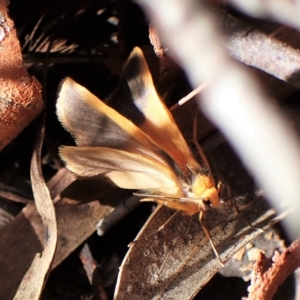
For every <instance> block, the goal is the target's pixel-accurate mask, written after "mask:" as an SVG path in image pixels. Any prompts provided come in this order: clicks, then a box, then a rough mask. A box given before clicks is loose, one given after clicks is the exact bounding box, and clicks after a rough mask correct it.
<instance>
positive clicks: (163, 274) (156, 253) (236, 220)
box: [115, 144, 275, 299]
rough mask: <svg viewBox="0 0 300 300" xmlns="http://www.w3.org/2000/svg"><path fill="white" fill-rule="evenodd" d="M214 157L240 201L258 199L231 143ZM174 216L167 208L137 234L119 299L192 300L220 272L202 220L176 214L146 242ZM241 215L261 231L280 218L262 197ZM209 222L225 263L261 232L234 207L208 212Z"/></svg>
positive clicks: (120, 281) (121, 279)
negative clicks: (201, 223)
mask: <svg viewBox="0 0 300 300" xmlns="http://www.w3.org/2000/svg"><path fill="white" fill-rule="evenodd" d="M209 159H210V161H213V162H214V164H217V165H218V168H219V170H220V172H221V174H222V176H221V178H223V179H225V182H227V183H229V185H230V187H231V188H232V192H233V194H234V197H235V198H239V197H240V198H247V197H248V198H249V195H251V194H252V195H253V192H254V191H253V186H252V187H251V180H250V179H249V177H247V175H246V174H245V171H242V169H241V166H240V165H239V163H238V161H237V160H236V158H235V157H234V155H233V154H232V152H231V151H230V150H229V149H228V146H227V145H225V144H223V145H220V146H219V147H216V148H215V149H214V150H213V151H212V153H210V156H209ZM247 186H248V188H247ZM249 188H250V189H249ZM247 194H248V195H247ZM172 213H173V211H172V210H170V209H168V208H165V207H162V208H158V209H157V211H156V212H155V213H154V214H153V215H152V216H151V218H150V219H149V220H148V222H147V223H146V224H145V225H144V227H143V229H142V230H141V233H140V234H139V236H138V239H141V240H140V241H138V242H136V243H134V244H133V246H132V247H131V248H130V250H129V252H128V253H127V255H126V257H125V259H124V261H123V263H122V266H121V268H120V274H119V279H118V284H117V289H116V294H115V299H192V298H193V297H194V296H195V295H196V293H197V292H198V291H199V290H200V289H201V288H202V287H203V286H204V285H205V284H206V283H207V282H208V281H209V280H210V279H211V277H212V276H213V275H214V274H215V273H216V272H217V271H218V270H219V269H220V268H221V266H220V264H219V262H218V260H217V259H216V257H215V255H214V253H213V251H212V248H211V246H210V244H209V241H208V240H207V238H206V237H205V234H204V233H203V230H202V228H201V225H200V223H199V221H198V216H194V217H188V216H184V215H182V214H177V215H176V216H175V217H174V218H173V219H172V221H171V222H170V223H168V224H167V225H166V228H165V229H164V230H162V231H160V232H158V233H157V234H154V235H153V236H151V237H150V238H149V239H144V240H143V238H145V237H147V236H149V235H150V234H152V233H153V232H155V231H156V230H157V229H158V228H159V227H160V226H161V225H163V224H164V222H166V220H167V219H168V218H169V217H170V216H171V215H172ZM242 214H243V215H244V216H245V218H246V219H247V220H248V221H249V222H251V223H252V224H254V225H255V226H257V227H259V228H267V227H268V226H270V224H272V222H273V221H272V220H273V218H274V216H275V212H274V210H272V209H269V208H268V206H267V205H266V203H265V202H264V200H263V199H261V198H257V199H255V201H253V203H252V205H251V206H249V207H247V209H246V212H245V213H242ZM205 223H206V224H207V225H208V227H209V228H210V230H211V234H212V237H213V240H214V242H215V244H216V247H217V250H218V251H219V253H220V254H221V258H222V260H223V261H224V262H226V261H227V260H228V259H229V258H230V257H231V256H232V255H233V254H235V253H236V252H237V251H238V250H239V249H240V248H241V247H243V246H244V245H245V244H246V243H247V242H249V241H250V240H252V239H253V238H254V237H256V236H257V235H258V234H259V231H254V230H253V229H249V227H248V226H247V225H246V224H245V223H244V222H243V221H242V219H241V218H240V217H239V216H238V215H236V212H235V211H234V209H233V206H232V205H230V204H229V203H226V204H223V206H222V207H221V208H220V209H218V210H211V211H209V212H208V214H207V215H206V218H205Z"/></svg>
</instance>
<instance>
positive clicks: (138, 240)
mask: <svg viewBox="0 0 300 300" xmlns="http://www.w3.org/2000/svg"><path fill="white" fill-rule="evenodd" d="M177 213H179V210H177V211H175V213H174V214H172V215H171V217H170V218H169V219H168V220H167V221H166V222H165V223H164V224H162V225H161V226H160V227H159V228H158V229H157V230H155V231H154V232H152V233H151V234H149V235H147V236H146V237H144V238H141V239H137V240H134V241H132V242H131V243H130V244H129V245H128V247H131V246H133V245H134V244H135V243H136V242H140V241H143V240H148V239H149V238H150V237H151V236H153V235H154V234H157V233H158V232H159V231H162V230H164V229H165V227H166V225H167V224H168V223H169V222H170V221H171V220H172V219H173V218H174V216H176V214H177Z"/></svg>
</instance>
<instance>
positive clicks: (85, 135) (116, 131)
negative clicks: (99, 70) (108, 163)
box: [56, 78, 165, 161]
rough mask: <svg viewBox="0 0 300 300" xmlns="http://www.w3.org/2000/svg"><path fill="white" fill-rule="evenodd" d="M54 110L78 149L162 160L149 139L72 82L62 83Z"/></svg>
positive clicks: (129, 122)
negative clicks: (109, 150)
mask: <svg viewBox="0 0 300 300" xmlns="http://www.w3.org/2000/svg"><path fill="white" fill-rule="evenodd" d="M56 108H57V116H58V119H59V120H60V122H61V123H62V124H63V126H64V128H65V129H66V130H68V131H69V132H70V133H71V134H72V135H73V137H74V138H75V140H76V144H77V145H78V146H83V147H84V146H101V147H110V148H114V149H120V150H127V151H130V152H133V153H140V154H145V155H148V156H152V157H155V158H156V159H157V160H159V161H164V160H165V158H164V157H163V156H164V154H163V152H162V151H161V150H160V149H159V148H158V147H157V146H156V145H155V144H154V143H153V141H152V140H151V138H150V137H149V136H148V135H146V134H145V133H143V132H142V131H141V130H140V129H139V128H138V127H137V126H136V125H134V124H133V123H132V122H131V121H130V120H128V119H126V118H125V117H124V116H122V115H121V114H119V113H118V112H117V111H116V110H114V109H112V108H111V107H109V106H108V105H106V104H105V103H104V102H103V101H101V100H100V99H99V98H97V97H96V96H95V95H93V94H92V93H91V92H90V91H88V90H87V89H86V88H84V87H83V86H81V85H80V84H78V83H77V82H75V81H74V80H72V79H71V78H66V79H64V80H63V82H62V84H61V88H60V91H59V97H58V99H57V104H56Z"/></svg>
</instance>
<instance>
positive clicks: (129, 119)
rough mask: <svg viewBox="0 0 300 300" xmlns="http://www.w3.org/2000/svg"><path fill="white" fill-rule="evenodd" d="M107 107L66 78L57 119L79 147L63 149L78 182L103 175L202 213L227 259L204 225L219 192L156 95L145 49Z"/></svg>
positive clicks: (133, 58) (131, 60)
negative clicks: (210, 231) (206, 213)
mask: <svg viewBox="0 0 300 300" xmlns="http://www.w3.org/2000/svg"><path fill="white" fill-rule="evenodd" d="M108 103H109V104H110V106H109V105H107V104H105V103H104V102H103V101H101V100H100V99H98V98H97V97H96V96H94V95H93V94H92V93H91V92H89V91H88V90H87V89H86V88H84V87H83V86H81V85H79V84H78V83H76V82H75V81H74V80H72V79H71V78H66V79H64V80H63V82H62V84H61V87H60V91H59V97H58V100H57V116H58V119H59V120H60V122H61V123H62V125H63V127H64V128H65V129H66V130H67V131H69V132H70V133H71V134H72V135H73V137H74V138H75V140H76V144H77V146H76V147H70V146H62V147H61V148H60V156H61V158H62V160H63V161H64V162H65V164H66V167H67V168H68V169H69V170H70V171H71V172H72V173H74V174H76V175H77V176H79V177H97V176H103V177H105V178H106V179H107V180H109V181H110V182H111V183H112V184H114V185H116V186H118V187H120V188H123V189H133V190H139V191H141V194H140V196H143V197H144V199H143V201H154V202H156V203H157V204H160V205H165V206H167V207H169V208H171V209H174V210H177V211H181V212H183V213H185V214H187V215H194V214H196V213H198V214H199V220H200V222H201V224H202V228H203V230H204V232H205V234H206V236H207V238H208V239H209V240H210V243H211V245H212V248H213V250H214V252H215V254H216V256H217V258H218V259H219V261H220V262H221V259H220V257H219V254H218V252H217V250H216V248H215V245H214V243H213V241H212V238H211V235H210V233H209V230H208V229H207V228H206V227H205V226H204V224H203V223H202V220H203V217H204V214H205V211H206V210H207V209H208V207H210V206H212V207H218V206H219V205H220V198H219V190H220V187H219V186H218V185H217V186H216V183H215V180H214V177H213V175H212V174H211V172H210V170H209V168H206V167H203V166H202V165H201V164H200V163H198V162H197V161H196V159H195V158H194V156H193V154H192V152H191V151H190V149H189V147H188V145H187V143H186V141H185V140H184V138H183V136H182V134H181V132H180V130H179V129H178V127H177V125H176V123H175V121H174V119H173V117H172V115H171V113H170V112H169V110H168V109H167V107H166V106H165V104H164V103H163V102H162V101H161V99H160V97H159V96H158V94H157V91H156V89H155V87H154V84H153V80H152V76H151V74H150V71H149V69H148V65H147V63H146V61H145V58H144V56H143V53H142V51H141V49H139V48H135V49H134V50H133V51H132V53H131V55H130V56H129V58H128V60H127V62H126V64H125V67H124V70H123V74H122V76H121V80H120V84H119V86H118V88H117V89H116V91H115V92H113V94H112V95H111V97H110V98H109V99H108ZM221 263H222V262H221Z"/></svg>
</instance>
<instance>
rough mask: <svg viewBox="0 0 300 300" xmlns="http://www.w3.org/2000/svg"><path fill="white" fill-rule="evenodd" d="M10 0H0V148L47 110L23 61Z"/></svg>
mask: <svg viewBox="0 0 300 300" xmlns="http://www.w3.org/2000/svg"><path fill="white" fill-rule="evenodd" d="M6 6H7V1H5V0H1V1H0V56H1V58H2V59H1V62H0V150H1V149H3V148H4V147H5V146H6V145H8V144H9V143H10V141H11V140H13V139H14V138H15V137H16V136H17V135H18V134H19V133H20V132H21V131H22V130H23V129H24V128H25V127H26V126H27V125H28V124H30V123H31V121H32V120H33V119H35V118H36V117H37V116H38V115H39V114H40V112H41V110H42V109H43V100H42V95H41V86H40V84H39V82H38V81H37V80H36V78H35V77H30V76H29V74H28V73H27V70H26V69H25V66H24V64H23V59H22V54H21V48H20V44H19V40H18V38H17V34H16V30H15V26H14V23H13V21H12V20H11V19H10V18H9V17H8V13H7V7H6Z"/></svg>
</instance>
